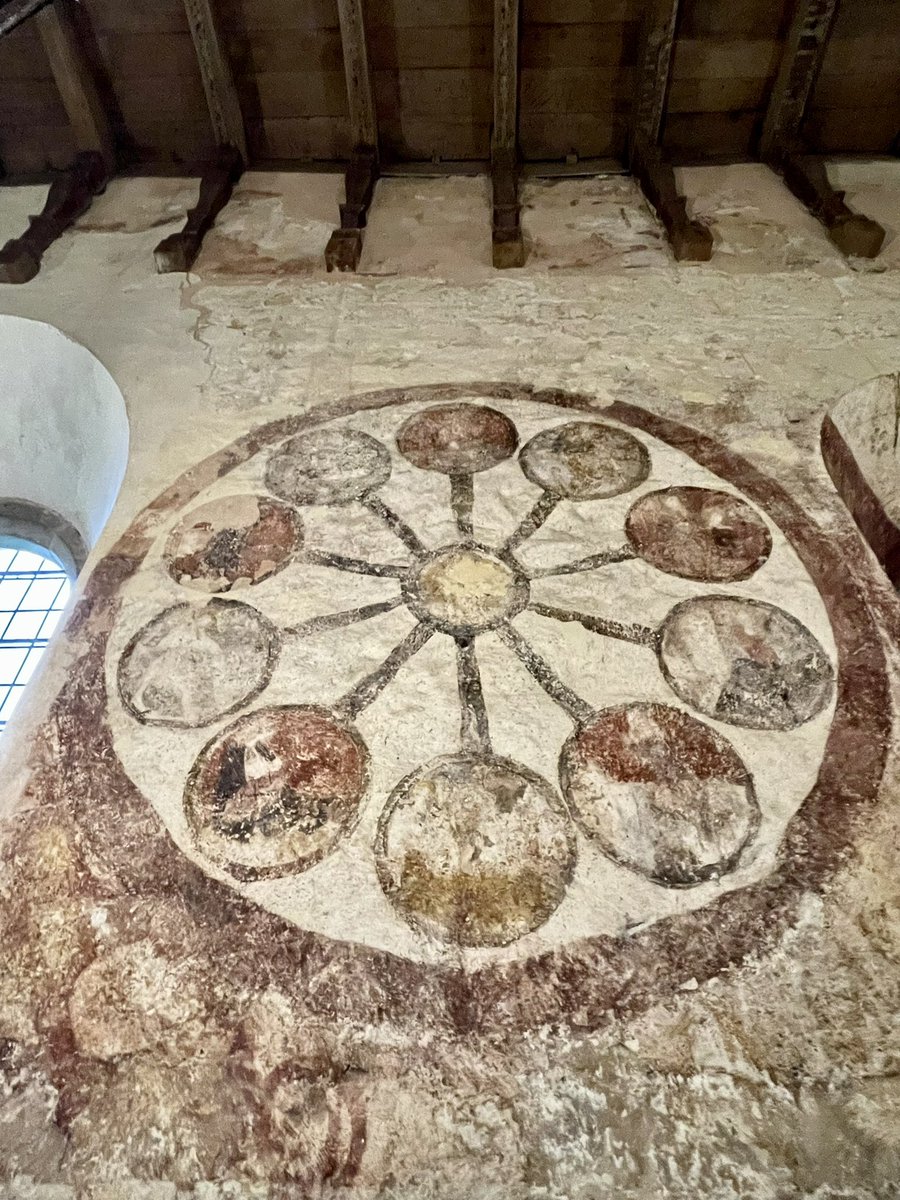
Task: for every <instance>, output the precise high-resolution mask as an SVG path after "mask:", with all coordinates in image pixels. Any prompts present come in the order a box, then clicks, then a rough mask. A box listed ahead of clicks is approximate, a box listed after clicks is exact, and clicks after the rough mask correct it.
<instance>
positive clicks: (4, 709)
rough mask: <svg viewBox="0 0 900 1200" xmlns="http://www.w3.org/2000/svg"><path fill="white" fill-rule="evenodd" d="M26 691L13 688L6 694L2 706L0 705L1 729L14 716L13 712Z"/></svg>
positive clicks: (21, 688) (0, 693)
mask: <svg viewBox="0 0 900 1200" xmlns="http://www.w3.org/2000/svg"><path fill="white" fill-rule="evenodd" d="M24 691H25V689H24V687H12V688H10V689H9V690H8V692H7V693H6V698H5V699H4V700H3V702H2V704H0V727H2V725H3V724H4V722H6V721H8V720H9V718H10V717H11V716H12V710H13V709H14V708H15V707H16V705H17V704H18V703H19V700H20V699H21V697H22V693H23V692H24ZM2 696H3V690H2V689H0V697H2Z"/></svg>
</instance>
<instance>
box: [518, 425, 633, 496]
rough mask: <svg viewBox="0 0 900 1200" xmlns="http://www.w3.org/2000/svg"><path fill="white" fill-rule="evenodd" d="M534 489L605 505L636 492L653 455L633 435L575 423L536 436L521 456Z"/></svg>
mask: <svg viewBox="0 0 900 1200" xmlns="http://www.w3.org/2000/svg"><path fill="white" fill-rule="evenodd" d="M519 462H520V463H521V465H522V470H523V471H524V472H525V474H526V475H527V476H528V478H529V479H530V480H531V482H532V483H536V484H537V486H538V487H540V488H543V489H544V490H545V491H547V492H549V493H550V494H551V495H552V496H563V497H565V498H566V499H567V500H603V499H608V498H609V497H610V496H618V495H619V494H620V493H621V492H630V491H631V489H632V488H635V487H637V486H638V484H640V483H643V482H644V480H645V479H646V478H647V476H648V475H649V474H650V455H649V454H648V453H647V449H646V447H645V446H644V445H643V444H642V443H641V442H639V441H638V439H637V438H636V437H634V436H633V435H632V434H630V433H626V432H625V431H624V430H622V429H616V428H614V427H613V426H611V425H600V424H599V423H597V422H590V423H589V422H586V421H572V422H571V423H570V424H568V425H558V426H556V427H555V428H553V429H546V430H544V431H543V432H542V433H538V434H535V436H534V437H533V438H532V439H531V441H530V442H528V444H527V445H526V446H523V447H522V453H521V454H520V455H519Z"/></svg>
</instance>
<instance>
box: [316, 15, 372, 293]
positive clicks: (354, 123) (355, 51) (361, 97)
mask: <svg viewBox="0 0 900 1200" xmlns="http://www.w3.org/2000/svg"><path fill="white" fill-rule="evenodd" d="M338 20H339V22H340V26H341V47H342V49H343V54H344V75H345V79H346V84H347V108H348V112H349V116H350V132H351V136H352V138H353V152H352V155H351V159H350V166H349V167H348V168H347V174H346V176H345V179H344V187H345V197H344V203H343V204H341V206H340V213H341V223H340V226H339V228H337V229H335V230H334V231H333V233H332V234H331V237H330V238H329V239H328V245H327V246H326V247H325V266H326V268H327V269H328V270H329V271H334V270H338V271H355V270H356V268H357V267H358V266H359V259H360V256H361V254H362V246H363V231H364V229H365V227H366V223H367V221H368V215H369V206H370V205H371V203H372V197H373V195H374V193H375V184H376V183H377V182H378V175H379V155H378V113H377V110H376V107H375V92H374V89H373V87H372V78H371V74H370V72H369V52H368V47H367V44H366V26H365V20H364V18H363V4H362V0H338Z"/></svg>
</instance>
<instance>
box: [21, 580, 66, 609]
mask: <svg viewBox="0 0 900 1200" xmlns="http://www.w3.org/2000/svg"><path fill="white" fill-rule="evenodd" d="M62 587H63V581H62V580H61V579H54V578H53V577H52V576H49V577H46V578H44V579H35V580H34V582H33V583H32V585H31V587H30V588H29V589H28V591H27V592H26V593H25V599H24V600H23V601H22V608H24V609H27V610H29V611H34V610H35V609H38V608H42V609H44V611H45V612H46V610H47V609H49V608H53V606H54V605H55V604H56V601H57V599H58V598H59V594H60V591H61V589H62Z"/></svg>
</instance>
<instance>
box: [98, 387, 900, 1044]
mask: <svg viewBox="0 0 900 1200" xmlns="http://www.w3.org/2000/svg"><path fill="white" fill-rule="evenodd" d="M566 410H568V411H566ZM572 410H575V411H572ZM306 424H307V425H308V426H309V427H308V428H304V427H303V426H304V422H303V421H299V420H298V421H297V422H282V423H279V424H277V425H275V426H272V427H270V428H269V429H268V430H266V429H264V430H262V431H257V432H256V433H255V434H254V436H253V438H252V439H251V438H247V439H244V440H243V441H242V442H239V443H237V444H236V446H235V447H232V448H231V449H230V450H229V452H228V464H229V467H230V469H228V470H224V471H221V470H219V471H215V472H212V471H210V472H207V473H206V477H207V478H208V480H209V484H208V486H207V487H205V488H203V489H201V490H200V491H199V492H197V493H196V494H194V495H193V496H191V497H190V498H189V499H184V498H183V496H181V497H180V503H179V505H178V506H177V507H176V506H175V505H172V506H171V508H170V510H169V515H168V518H167V523H166V525H165V528H164V529H163V530H162V532H161V533H160V534H159V536H158V537H157V538H156V541H155V543H154V544H153V545H152V546H151V548H150V551H149V553H148V554H147V555H146V557H145V558H144V560H143V562H142V564H141V566H140V567H139V569H138V570H137V573H136V574H135V575H134V576H133V577H132V578H131V579H130V580H128V581H127V582H126V583H125V584H124V585H123V601H124V603H123V604H122V607H121V613H120V617H119V619H118V622H117V625H116V628H115V629H114V631H113V634H112V636H111V638H110V642H109V646H108V653H107V673H108V678H109V681H110V683H111V684H112V686H113V688H114V690H115V694H116V695H117V696H118V700H117V701H115V702H114V703H112V704H111V705H110V711H109V721H110V724H111V726H112V730H113V738H114V744H115V748H116V751H117V753H118V755H119V757H120V759H121V761H122V763H123V765H124V767H125V769H126V771H127V772H128V773H129V774H130V775H131V777H132V779H133V780H134V782H135V783H136V784H137V785H138V787H139V788H140V790H141V791H142V792H143V794H144V795H145V796H146V797H147V799H148V800H149V801H150V802H151V803H152V804H153V805H154V807H155V808H156V809H157V811H158V813H159V814H160V816H161V817H162V819H163V821H164V822H165V824H166V825H167V827H168V829H169V831H170V833H171V834H172V837H173V839H174V841H175V842H176V844H177V845H178V847H179V848H180V850H181V851H183V852H184V853H186V854H188V855H189V856H190V857H191V858H192V859H193V860H194V861H195V862H196V863H198V864H199V865H200V866H201V867H202V869H203V870H204V871H206V872H207V873H208V874H210V875H212V876H213V877H214V878H216V879H218V880H220V881H221V882H222V883H223V884H225V885H227V886H230V887H233V888H234V889H236V890H238V891H241V892H242V893H243V894H245V895H246V896H248V897H249V898H251V899H252V900H253V901H254V902H255V903H257V904H259V905H261V906H262V907H264V908H267V909H269V910H270V911H271V912H273V913H275V914H277V915H278V916H279V917H281V918H283V919H286V920H287V921H289V922H292V923H293V924H295V925H297V926H299V927H300V928H301V929H304V930H308V931H310V932H312V933H315V934H319V935H321V936H323V937H324V938H325V939H326V941H330V942H331V944H336V943H341V944H342V945H344V946H346V947H347V948H348V949H347V951H346V952H347V953H351V954H352V953H354V952H355V951H354V947H355V948H356V950H358V952H359V953H360V954H363V953H365V951H366V948H367V947H368V948H369V949H370V950H375V951H379V952H381V951H388V952H390V953H391V954H392V955H394V956H395V957H396V961H397V962H398V963H401V962H406V963H407V964H415V966H416V969H421V970H425V971H427V970H428V969H430V968H434V969H445V968H446V966H447V964H448V963H450V964H455V969H461V970H463V971H464V972H466V973H467V976H468V978H469V980H470V984H471V986H472V987H475V988H476V990H477V989H478V988H481V990H482V993H483V994H482V997H481V1000H480V1001H479V1004H481V1005H484V1006H487V1007H488V1008H492V1007H493V1008H496V1005H497V1004H501V1007H502V1002H501V1001H500V999H499V996H500V995H501V993H502V984H501V983H500V982H498V981H502V980H504V979H507V980H508V979H509V971H510V970H511V969H513V968H514V967H515V966H516V964H521V965H522V966H523V968H525V969H527V970H528V971H529V977H530V978H531V979H532V980H534V979H535V978H537V976H535V974H534V972H535V971H537V972H538V974H540V964H541V963H547V964H549V963H550V961H551V960H553V961H555V959H554V956H555V955H559V954H563V955H565V956H566V958H567V961H568V962H569V964H570V967H571V969H573V970H574V967H572V964H573V963H574V962H576V961H577V959H578V956H579V955H583V956H584V963H585V968H584V970H585V972H586V973H587V972H588V970H589V968H588V966H587V963H588V962H589V961H590V962H592V963H593V964H594V968H593V969H594V971H595V974H596V989H597V991H596V995H597V996H600V997H602V996H603V995H606V996H607V1002H608V1003H612V995H613V991H614V990H615V989H613V988H612V987H611V983H610V980H609V979H608V978H605V976H604V972H603V970H597V962H598V954H599V956H600V958H601V959H603V960H605V962H606V964H607V965H608V966H612V964H613V963H618V964H619V965H618V967H617V970H620V971H621V970H622V962H623V960H622V955H623V954H625V956H626V957H625V960H624V961H627V960H628V958H629V956H630V957H631V959H632V960H634V963H636V962H637V961H638V960H640V957H641V955H642V954H647V953H650V954H652V953H653V950H652V945H653V939H654V938H656V939H657V941H658V945H657V952H658V953H661V954H662V956H663V958H665V957H666V955H668V957H669V958H670V959H671V958H672V951H671V948H669V949H668V950H666V947H671V938H672V936H673V931H675V930H676V929H681V930H688V929H693V930H694V931H699V930H701V929H702V927H703V922H704V921H706V922H709V921H713V922H714V923H715V922H717V921H718V922H719V928H720V932H721V937H720V938H719V939H718V944H717V948H716V952H715V954H713V953H712V952H711V951H710V950H709V948H708V947H707V948H705V949H698V951H697V955H696V964H695V965H696V967H697V969H696V971H694V972H693V973H694V974H698V975H700V976H701V977H702V976H703V975H704V974H709V973H711V971H712V970H713V969H714V968H715V969H718V968H719V967H721V966H723V965H725V964H726V963H727V962H728V961H731V960H733V959H735V958H739V957H740V956H741V955H742V954H743V953H745V952H746V950H747V949H748V948H751V947H749V946H748V945H747V937H746V930H745V931H744V933H742V934H738V933H737V932H736V930H737V927H738V926H739V925H740V924H741V921H740V919H739V918H738V916H737V915H735V916H734V917H731V916H728V917H726V916H725V915H724V914H731V913H732V912H733V913H735V914H738V913H739V912H743V914H744V916H743V921H744V923H745V924H746V923H747V922H749V923H750V926H751V927H752V928H754V929H755V930H756V931H757V934H759V936H760V937H761V936H762V935H761V933H760V930H761V921H760V914H761V913H762V912H763V911H765V912H767V913H768V914H770V916H771V914H772V913H773V912H775V911H778V906H773V903H772V895H773V889H777V888H782V889H783V888H785V887H787V886H788V881H789V878H790V877H791V873H792V872H793V874H794V875H795V876H796V879H795V884H796V886H800V884H801V875H803V872H804V871H805V872H806V875H809V874H810V871H811V870H812V866H813V865H814V864H812V862H811V857H810V855H809V853H808V849H809V845H812V844H815V845H816V847H817V848H818V849H817V854H818V858H817V859H816V861H817V862H820V864H821V867H822V870H823V871H824V870H825V868H826V865H827V862H830V861H832V859H833V858H834V855H833V854H831V853H830V852H829V854H825V853H824V852H823V851H822V843H823V839H824V841H825V842H829V844H830V842H831V841H833V842H834V843H835V846H836V847H837V846H838V843H839V842H840V840H841V837H842V836H843V835H844V833H845V832H846V830H847V821H846V820H844V819H843V818H842V819H840V820H837V821H834V820H832V827H831V828H830V829H827V830H826V829H823V828H822V825H821V813H822V812H824V811H825V808H828V811H831V807H833V803H834V801H833V797H829V796H825V795H824V794H823V791H822V789H823V780H825V781H828V780H830V779H832V778H833V756H834V754H835V737H836V735H839V738H840V737H841V736H845V734H846V726H845V724H844V716H843V715H842V705H844V704H845V702H846V696H844V697H841V696H839V694H838V693H839V689H838V687H837V674H838V666H839V658H840V655H841V652H842V649H843V647H842V642H843V641H844V640H846V636H849V622H848V617H852V619H853V620H855V621H858V619H859V614H858V613H857V612H856V611H855V610H854V609H853V604H852V597H850V596H849V592H848V590H847V589H846V588H845V589H843V594H841V593H840V589H834V588H832V589H831V590H830V591H828V590H825V589H823V587H822V581H823V578H824V577H825V574H826V573H827V563H826V562H824V561H823V562H821V563H820V562H818V561H817V559H816V548H817V547H818V548H821V539H820V538H818V537H817V536H814V535H812V534H811V532H810V531H811V528H812V527H810V526H808V523H806V521H805V518H804V517H803V515H802V514H801V513H800V512H799V510H797V509H796V508H795V507H794V506H793V505H792V504H791V502H790V501H789V500H788V499H787V498H786V497H782V496H781V494H780V493H778V489H777V488H776V487H775V485H774V484H770V482H769V481H767V480H766V479H765V478H764V477H762V476H760V475H757V474H756V473H755V472H754V471H753V470H752V468H749V467H747V466H746V464H742V463H741V462H740V460H737V459H733V458H732V457H731V456H729V455H728V454H727V452H725V451H724V450H722V448H720V447H717V446H716V445H715V444H714V443H711V442H708V441H707V440H706V439H703V438H701V437H699V435H693V434H692V431H688V430H684V429H683V428H680V427H677V426H669V425H667V423H666V422H664V421H661V420H659V419H657V418H654V417H652V416H651V415H650V414H646V413H643V412H641V410H638V409H629V408H626V407H625V406H612V407H611V408H608V409H605V410H595V409H593V408H592V406H591V404H590V402H589V401H586V400H581V399H580V398H578V397H570V396H565V395H561V394H559V393H554V394H552V395H547V396H543V395H542V394H540V393H533V392H531V391H530V390H529V389H525V388H523V389H516V388H514V387H495V388H484V389H479V388H475V387H473V388H471V389H466V388H463V387H448V388H422V389H410V390H407V391H404V392H399V393H397V392H390V393H380V394H373V395H371V396H368V397H363V398H362V399H361V400H360V401H359V402H353V401H349V402H347V404H346V405H344V406H333V407H332V408H331V409H329V410H327V411H325V412H323V414H321V416H320V417H319V418H318V420H317V419H316V418H313V419H309V420H308V421H307V422H306ZM292 426H294V427H292ZM660 434H663V435H665V434H669V435H670V436H669V437H665V436H662V437H661V436H659V435H660ZM673 443H674V444H673ZM686 451H691V453H687V452H686ZM742 485H743V486H742ZM173 492H174V489H173ZM768 495H771V496H772V497H773V498H774V504H773V507H774V508H775V509H776V510H778V515H779V516H781V517H782V519H783V520H782V524H783V525H784V526H786V527H783V528H780V527H779V524H778V523H777V522H776V521H775V520H773V519H772V516H771V515H770V514H769V513H767V511H766V508H767V505H766V499H767V496H768ZM779 506H780V508H779ZM786 516H787V517H788V518H789V520H785V519H784V518H785V517H786ZM798 552H799V553H798ZM238 588H239V590H240V599H239V600H238V599H237V598H235V597H234V596H233V595H232V592H233V590H234V589H238ZM210 592H214V593H217V594H216V595H215V596H214V598H210V596H209V593H210ZM129 601H133V602H131V603H129ZM845 601H846V603H845ZM848 605H849V607H848ZM836 703H837V710H836V708H835V705H836ZM873 716H874V714H873ZM857 719H858V714H857ZM855 769H856V771H857V774H858V772H859V770H863V771H868V773H869V776H870V777H871V778H870V780H869V782H870V783H871V784H872V787H871V789H870V790H871V791H874V787H875V786H877V776H878V774H879V771H878V763H877V761H876V760H875V759H874V758H873V759H872V761H871V762H868V763H862V764H857V766H856V768H855ZM829 772H832V774H830V773H829ZM851 782H852V790H851V791H849V792H848V795H853V796H855V797H856V798H857V799H865V798H866V797H865V796H864V795H863V794H862V792H861V789H860V787H859V786H858V782H859V781H858V779H854V781H851ZM863 791H864V789H863ZM826 802H827V803H826ZM823 805H825V807H824V808H823ZM829 805H830V806H831V807H829ZM810 838H811V839H812V840H810ZM804 856H805V857H804ZM813 857H815V856H813ZM796 863H802V864H803V870H802V871H801V870H799V868H797V869H795V864H796ZM786 871H787V876H786ZM813 882H815V880H813V879H812V878H811V877H810V878H806V876H803V881H802V885H803V886H806V885H808V884H811V883H813ZM763 896H765V902H764V906H763V908H759V909H758V906H759V905H760V904H761V903H762V900H761V898H762V897H763ZM735 906H737V907H735ZM782 907H784V906H782ZM757 909H758V911H757ZM785 911H787V910H786V908H785ZM716 914H718V916H717V915H716ZM685 922H688V924H685ZM691 922H693V925H691V924H690V923H691ZM732 926H734V929H732ZM667 930H668V931H669V932H668V933H667V932H666V931H667ZM659 939H661V940H659ZM676 957H677V956H676ZM690 957H691V956H690V954H688V953H686V958H687V959H690ZM707 959H709V962H710V966H709V969H704V967H703V963H704V961H706V960H707ZM669 967H670V968H671V967H672V963H671V962H670V963H669ZM398 969H400V968H399V967H398ZM546 969H547V971H548V972H549V973H551V974H552V970H553V968H552V967H551V966H550V965H547V968H546ZM629 969H630V968H629ZM680 973H681V976H683V975H684V968H682V969H681V971H680ZM689 973H690V972H689ZM638 974H639V972H638ZM678 974H679V972H678V971H676V970H667V969H662V968H658V969H655V970H654V972H653V976H654V978H655V979H656V981H657V984H659V986H662V987H663V989H664V988H665V984H664V983H660V981H664V980H666V979H670V982H671V984H672V986H674V985H675V983H676V982H677V978H676V977H677V976H678ZM535 986H536V985H535ZM547 986H548V989H550V990H551V991H552V989H551V988H550V984H549V974H548V985H547ZM498 988H500V991H499V992H498V991H497V989H498ZM563 990H565V989H563ZM548 996H549V991H548ZM542 1005H543V1007H542V1006H541V1005H538V1006H537V1009H536V1011H538V1010H540V1011H544V1009H547V1008H548V1005H549V1010H548V1011H552V1009H553V1002H552V1000H550V999H548V997H545V998H544V1001H543V1002H542ZM601 1007H602V1004H601ZM501 1023H502V1022H501Z"/></svg>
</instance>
